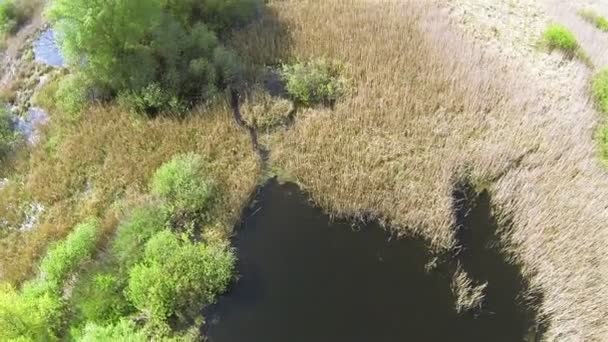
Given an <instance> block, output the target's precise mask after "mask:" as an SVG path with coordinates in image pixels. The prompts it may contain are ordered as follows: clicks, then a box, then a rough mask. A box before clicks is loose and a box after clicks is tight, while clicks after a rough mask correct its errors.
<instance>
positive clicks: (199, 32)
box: [49, 0, 261, 114]
mask: <svg viewBox="0 0 608 342" xmlns="http://www.w3.org/2000/svg"><path fill="white" fill-rule="evenodd" d="M260 6H261V5H260V4H259V3H258V1H256V0H231V1H227V2H226V1H217V0H206V1H188V0H184V1H166V0H149V1H142V0H138V1H129V0H120V1H101V2H91V1H88V0H55V1H53V2H52V4H51V7H50V10H49V16H50V18H51V20H52V21H53V22H54V23H55V26H56V28H57V30H58V31H59V32H60V33H61V35H62V37H63V41H62V46H63V52H64V54H65V57H66V59H67V61H68V63H69V64H70V66H71V67H72V68H73V69H74V71H76V72H78V73H79V76H78V77H77V78H76V79H77V80H81V82H83V83H84V84H82V86H83V88H86V87H85V85H88V86H90V87H95V88H98V89H99V90H101V93H103V94H108V95H109V96H110V97H111V96H113V95H118V96H119V97H120V99H121V100H120V102H121V103H122V104H124V105H127V106H128V107H129V108H130V109H132V110H134V111H137V112H145V113H148V114H156V113H158V112H167V111H168V112H180V111H183V110H184V109H185V108H189V107H192V106H193V105H194V104H196V103H200V102H203V101H205V100H208V99H210V98H212V97H214V96H215V95H216V94H217V93H218V92H219V91H220V90H221V89H223V88H224V87H226V86H228V85H230V84H233V83H234V82H237V81H238V77H239V75H240V65H239V61H238V58H237V57H236V56H235V55H234V53H232V52H231V51H229V50H227V49H226V48H225V47H224V46H223V45H222V44H221V42H220V39H219V38H218V37H219V35H222V34H223V33H225V32H227V31H229V30H230V29H231V28H234V27H236V26H240V25H242V24H244V23H246V22H247V21H249V20H250V19H252V18H253V17H254V15H255V14H256V12H257V10H258V8H259V7H260ZM116 13H121V15H116ZM75 18H77V19H75ZM83 59H84V60H86V61H87V63H82V60H83Z"/></svg>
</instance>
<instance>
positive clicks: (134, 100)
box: [118, 83, 187, 115]
mask: <svg viewBox="0 0 608 342" xmlns="http://www.w3.org/2000/svg"><path fill="white" fill-rule="evenodd" d="M118 103H119V104H120V105H121V106H123V107H125V108H126V109H127V110H130V111H133V112H135V113H138V114H152V115H153V114H157V113H161V112H162V113H173V114H181V113H183V112H185V111H186V110H187V106H186V105H185V104H184V103H183V102H182V101H181V100H180V99H179V97H177V95H175V94H171V93H168V92H167V91H166V90H165V89H163V88H161V86H160V85H159V84H158V83H151V84H149V85H147V86H146V87H144V88H143V89H139V90H131V91H125V92H122V93H120V94H119V96H118Z"/></svg>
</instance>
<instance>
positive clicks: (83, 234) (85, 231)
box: [40, 219, 99, 288]
mask: <svg viewBox="0 0 608 342" xmlns="http://www.w3.org/2000/svg"><path fill="white" fill-rule="evenodd" d="M98 231H99V227H98V223H97V221H95V220H92V219H91V220H89V221H86V222H84V223H81V224H79V225H77V226H76V227H75V228H74V231H72V232H71V233H70V234H69V235H68V237H67V238H66V239H65V240H64V241H61V242H59V243H58V244H56V245H55V246H53V247H51V248H50V249H49V251H48V252H47V254H46V256H45V257H44V258H43V259H42V262H41V263H40V273H41V277H42V279H43V280H44V281H45V282H46V283H48V285H49V286H50V287H55V288H60V287H61V286H62V284H63V282H64V281H65V279H66V277H67V276H68V275H69V274H70V273H71V272H72V271H74V270H75V269H76V267H77V266H78V265H79V264H80V263H82V262H83V261H84V260H86V259H88V258H89V257H90V256H91V255H92V254H93V251H94V250H95V245H96V243H97V236H98Z"/></svg>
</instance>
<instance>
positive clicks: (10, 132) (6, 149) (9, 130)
mask: <svg viewBox="0 0 608 342" xmlns="http://www.w3.org/2000/svg"><path fill="white" fill-rule="evenodd" d="M18 142H19V132H17V131H16V130H15V127H14V122H13V117H12V115H11V113H10V111H9V110H8V109H7V108H6V106H5V105H4V104H2V103H0V163H1V162H3V161H4V160H5V159H6V157H7V156H8V155H9V153H10V152H11V151H12V150H13V149H14V148H15V146H16V145H17V143H18Z"/></svg>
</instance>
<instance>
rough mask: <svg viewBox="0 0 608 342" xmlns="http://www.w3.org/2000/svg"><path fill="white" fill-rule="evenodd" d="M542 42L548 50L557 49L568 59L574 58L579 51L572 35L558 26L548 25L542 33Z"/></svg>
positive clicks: (564, 28)
mask: <svg viewBox="0 0 608 342" xmlns="http://www.w3.org/2000/svg"><path fill="white" fill-rule="evenodd" d="M542 41H543V43H544V44H545V45H546V46H547V48H549V49H550V50H553V49H559V50H561V51H563V52H564V53H565V54H566V55H568V56H570V57H574V55H575V54H576V52H577V50H578V49H579V45H578V42H577V41H576V37H575V36H574V34H573V33H572V32H571V31H570V30H568V29H567V28H566V27H565V26H563V25H560V24H551V25H549V26H548V27H547V29H546V30H545V31H544V32H543V35H542Z"/></svg>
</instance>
